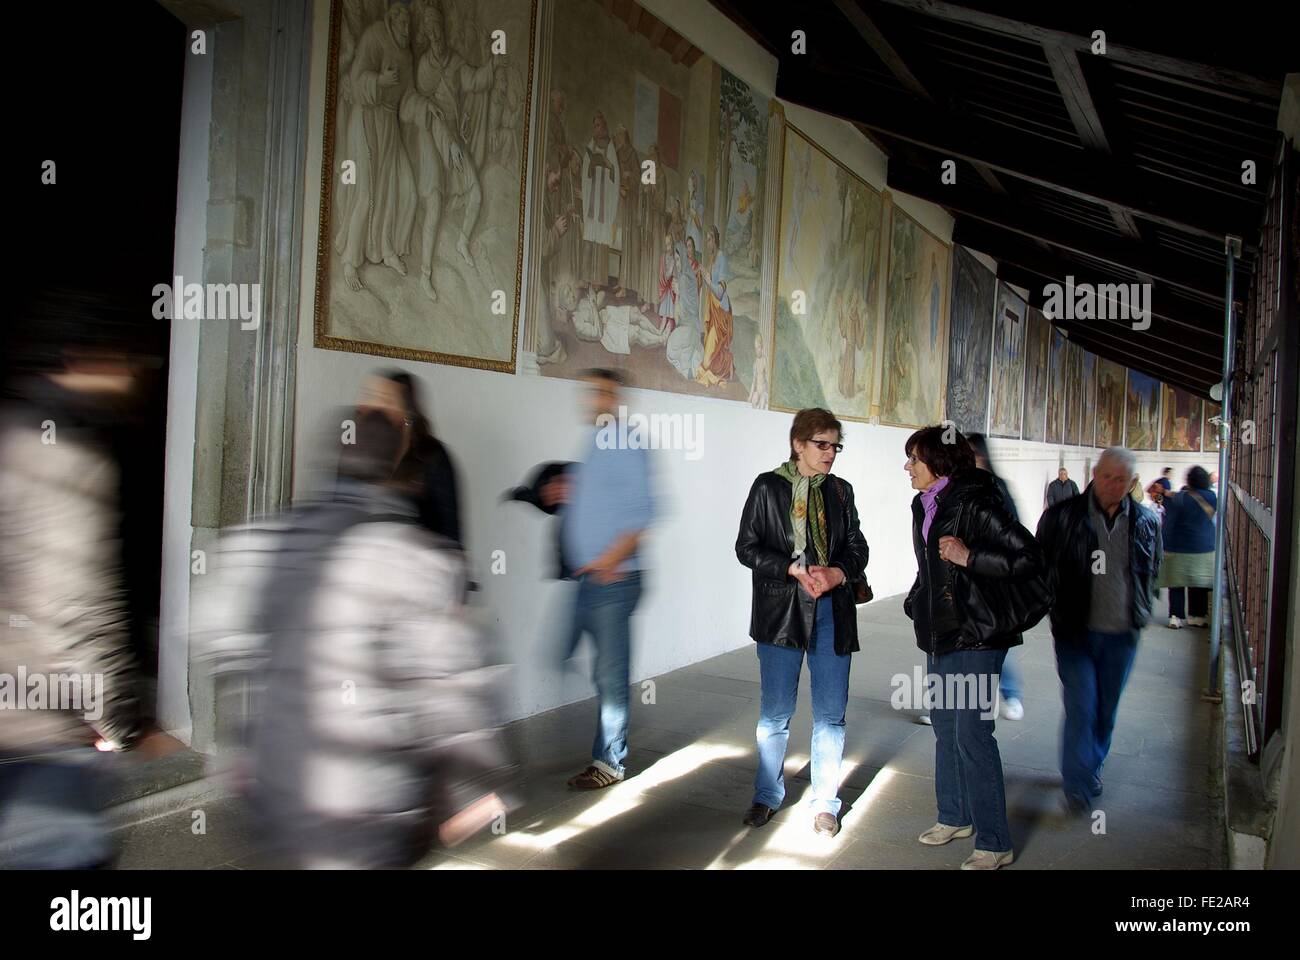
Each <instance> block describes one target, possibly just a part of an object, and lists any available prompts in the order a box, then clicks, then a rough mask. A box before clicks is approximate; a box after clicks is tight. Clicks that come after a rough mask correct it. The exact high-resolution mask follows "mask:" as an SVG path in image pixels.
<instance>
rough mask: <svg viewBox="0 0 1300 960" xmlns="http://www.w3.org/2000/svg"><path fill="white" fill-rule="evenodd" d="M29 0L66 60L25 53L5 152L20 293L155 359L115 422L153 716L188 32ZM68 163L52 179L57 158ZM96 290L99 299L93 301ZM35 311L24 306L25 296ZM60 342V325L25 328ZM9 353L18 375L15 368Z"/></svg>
mask: <svg viewBox="0 0 1300 960" xmlns="http://www.w3.org/2000/svg"><path fill="white" fill-rule="evenodd" d="M54 10H55V8H51V7H45V6H41V5H34V6H33V5H17V6H15V7H13V9H12V10H9V11H7V12H8V14H9V15H10V16H12V17H17V18H18V21H19V22H18V23H16V24H14V25H13V29H12V31H11V33H10V35H11V36H13V37H23V38H27V39H26V42H28V43H32V44H34V45H35V46H36V48H37V49H57V50H58V55H57V56H55V57H53V58H45V57H41V56H34V55H33V56H21V57H20V62H22V63H23V64H24V66H23V67H22V68H20V69H22V70H23V71H24V72H26V73H27V74H28V76H29V79H30V81H31V82H29V83H27V84H24V89H25V90H26V91H27V92H26V93H25V94H24V96H22V97H20V98H18V101H17V108H18V110H19V114H20V116H19V124H18V130H20V131H21V136H20V138H19V139H18V141H17V143H18V146H16V147H15V148H13V149H11V150H7V151H5V152H6V154H8V156H9V161H8V162H10V163H12V164H14V165H16V169H14V170H11V171H10V176H9V178H8V182H9V183H11V184H18V185H19V186H18V192H19V211H20V213H19V222H20V223H21V224H22V229H21V230H20V231H18V232H17V236H18V238H19V271H18V274H17V281H18V283H17V286H18V291H17V292H18V297H17V298H16V301H15V303H20V304H21V303H30V302H32V301H33V300H34V299H37V300H39V299H40V298H42V297H43V296H46V295H47V294H48V293H49V291H55V290H57V291H59V297H61V298H62V299H61V301H60V302H62V303H69V302H71V303H88V304H93V305H94V306H93V307H89V308H87V309H88V310H91V311H93V314H94V319H93V323H92V324H91V325H90V326H89V328H88V336H89V337H90V339H91V340H92V341H93V342H94V344H95V345H98V346H102V347H105V348H107V349H112V350H117V349H119V348H120V349H124V350H126V351H128V352H129V353H130V354H131V355H132V356H135V357H137V358H139V359H140V360H141V361H142V363H141V367H142V368H143V369H144V371H145V372H144V374H143V380H144V383H143V391H144V393H143V396H144V402H143V403H142V404H139V405H138V408H137V410H136V411H134V412H133V413H131V414H130V415H127V416H122V417H113V418H111V422H108V423H107V424H106V426H107V429H106V431H105V437H106V442H107V443H109V444H111V447H112V449H113V451H114V453H115V456H116V459H117V460H118V462H119V465H120V477H121V491H120V495H121V514H122V525H121V549H122V561H123V569H124V572H125V581H126V582H125V586H126V591H127V596H128V605H129V611H130V622H131V627H130V632H131V642H132V645H133V646H134V648H135V652H136V655H137V658H138V660H139V663H140V666H141V668H142V670H141V673H142V675H143V686H144V689H142V690H141V694H142V702H143V705H144V707H145V709H146V712H147V713H149V714H150V715H152V713H153V710H154V707H155V700H156V693H155V689H156V681H157V671H158V614H159V600H160V573H161V558H162V505H163V472H164V459H165V450H166V443H165V437H166V425H167V362H168V353H169V347H170V329H169V322H168V321H167V320H166V319H165V318H164V319H161V320H160V319H155V317H154V311H153V304H154V299H155V298H154V295H153V288H154V286H155V284H159V283H168V284H170V283H171V278H172V263H173V252H172V243H173V237H174V235H175V229H176V222H175V221H176V183H177V167H178V149H179V140H180V114H181V91H182V87H183V84H184V72H185V53H186V43H187V32H188V31H187V30H186V28H185V26H184V25H183V24H182V23H181V22H180V21H179V20H177V19H176V17H175V16H173V15H172V14H171V13H170V12H168V11H167V10H166V9H164V8H163V7H162V6H160V5H159V4H158V3H156V2H154V0H130V2H123V3H103V2H99V0H73V2H69V3H63V4H60V5H59V6H58V7H57V14H56V15H55V16H53V17H52V16H51V13H52V12H53V11H54ZM47 161H53V163H54V168H53V178H54V182H53V183H48V182H44V179H45V178H48V176H49V173H48V171H47V167H46V162H47ZM83 298H84V299H83ZM16 314H20V310H16ZM13 326H14V327H15V328H16V329H14V330H12V331H11V332H12V333H13V335H14V337H15V339H22V340H25V341H26V347H27V348H28V353H27V355H28V356H29V357H30V356H31V355H32V353H31V350H30V347H31V345H32V343H37V344H38V345H39V348H40V349H44V350H46V351H48V352H50V353H52V354H53V353H56V352H57V351H58V350H59V349H60V348H61V347H62V346H64V345H63V344H60V343H58V342H56V341H57V338H58V334H57V333H56V331H55V330H53V329H50V330H45V331H42V330H39V329H35V330H33V329H30V326H31V325H30V324H29V325H28V329H22V327H23V319H22V316H21V315H17V316H16V322H15V324H14V325H13ZM13 355H14V354H13V353H11V352H9V351H6V369H5V374H6V377H5V380H6V384H9V383H11V382H12V379H13V378H12V376H11V375H12V374H15V373H20V372H21V371H19V370H16V369H15V368H13V367H11V366H10V363H9V360H8V358H9V357H11V356H13Z"/></svg>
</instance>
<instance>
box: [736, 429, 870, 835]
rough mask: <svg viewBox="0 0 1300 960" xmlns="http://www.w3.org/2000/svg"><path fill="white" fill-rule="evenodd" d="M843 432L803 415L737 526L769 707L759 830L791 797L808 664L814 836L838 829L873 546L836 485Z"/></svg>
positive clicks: (764, 710)
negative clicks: (788, 769) (793, 744)
mask: <svg viewBox="0 0 1300 960" xmlns="http://www.w3.org/2000/svg"><path fill="white" fill-rule="evenodd" d="M842 436H843V428H842V427H841V425H840V422H839V421H838V420H837V419H835V416H834V415H833V414H832V413H831V412H830V411H829V410H822V409H818V408H814V409H808V410H801V411H799V413H797V414H796V415H795V418H794V423H793V424H791V426H790V458H789V459H788V460H787V461H786V462H784V463H782V464H781V465H780V466H779V467H777V468H776V469H775V470H772V471H769V472H767V473H762V474H759V476H758V478H757V479H756V480H755V481H754V483H753V484H752V485H751V486H750V489H749V498H748V499H747V500H746V501H745V509H744V510H743V512H742V513H741V517H740V531H739V533H738V534H737V536H736V557H737V558H738V559H739V560H740V562H741V563H743V564H744V565H745V566H747V567H749V569H750V570H752V571H753V584H754V593H753V602H752V606H751V612H750V622H749V635H750V637H752V638H753V640H754V641H755V643H756V644H757V652H758V669H759V680H760V682H759V685H760V689H761V702H760V705H759V719H758V731H757V734H758V775H757V777H756V778H755V781H754V800H753V803H752V805H751V806H750V808H749V812H748V813H746V814H745V819H744V822H745V823H746V824H747V825H749V826H751V827H761V826H763V824H765V823H767V821H768V820H770V819H771V818H772V815H773V814H774V813H776V811H777V810H778V809H780V806H781V803H782V801H783V800H784V799H785V778H784V776H783V773H784V765H785V749H786V744H787V742H788V741H789V739H790V718H791V717H792V716H793V715H794V710H795V702H796V698H797V695H798V692H799V674H800V672H801V671H802V669H803V661H804V655H805V653H806V654H807V657H808V674H809V676H810V677H811V679H812V712H813V733H812V799H811V806H812V808H813V829H814V830H815V831H816V832H817V833H818V834H821V835H822V836H826V837H833V836H835V835H836V834H837V833H839V830H840V823H839V812H840V799H839V789H840V761H841V759H842V758H843V754H844V711H845V709H846V707H847V706H848V699H849V655H850V654H852V653H853V652H855V651H856V650H857V649H858V621H857V610H856V606H855V600H854V588H853V584H854V583H855V582H857V581H860V580H864V579H865V577H866V567H867V542H866V540H864V539H863V537H862V529H861V527H860V526H859V524H858V510H857V507H856V505H855V504H854V501H853V488H852V487H851V486H849V484H847V483H846V482H844V481H843V480H841V479H840V478H839V477H834V476H831V468H832V467H833V466H834V465H835V457H836V456H837V455H838V454H839V452H840V450H841V449H843V447H842V445H841V443H840V439H841V437H842Z"/></svg>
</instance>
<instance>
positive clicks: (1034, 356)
mask: <svg viewBox="0 0 1300 960" xmlns="http://www.w3.org/2000/svg"><path fill="white" fill-rule="evenodd" d="M1027 317H1028V320H1027V323H1026V325H1025V424H1024V430H1023V431H1022V433H1021V436H1022V437H1024V439H1026V440H1038V441H1042V440H1045V439H1046V438H1047V380H1048V363H1049V361H1050V357H1049V351H1050V349H1051V342H1052V340H1051V338H1052V325H1051V324H1050V323H1048V322H1047V318H1046V317H1044V316H1043V312H1042V311H1041V310H1038V309H1036V308H1034V307H1030V308H1029V310H1028V312H1027Z"/></svg>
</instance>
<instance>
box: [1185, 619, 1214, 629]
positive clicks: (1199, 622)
mask: <svg viewBox="0 0 1300 960" xmlns="http://www.w3.org/2000/svg"><path fill="white" fill-rule="evenodd" d="M1187 625H1188V626H1189V627H1208V626H1209V625H1210V621H1209V620H1207V619H1205V617H1188V618H1187Z"/></svg>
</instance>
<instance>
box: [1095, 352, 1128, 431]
mask: <svg viewBox="0 0 1300 960" xmlns="http://www.w3.org/2000/svg"><path fill="white" fill-rule="evenodd" d="M1124 374H1125V370H1124V367H1122V366H1120V365H1119V364H1118V363H1115V362H1114V361H1113V360H1103V359H1102V358H1101V357H1098V358H1097V440H1096V445H1097V446H1099V447H1114V446H1119V445H1120V444H1122V443H1123V442H1124V391H1125V376H1124Z"/></svg>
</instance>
